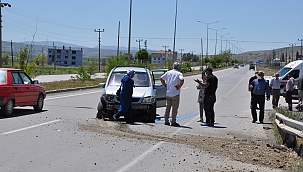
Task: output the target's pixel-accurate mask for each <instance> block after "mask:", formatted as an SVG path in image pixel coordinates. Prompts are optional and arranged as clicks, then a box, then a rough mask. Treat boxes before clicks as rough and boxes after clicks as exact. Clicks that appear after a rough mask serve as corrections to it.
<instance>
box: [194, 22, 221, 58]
mask: <svg viewBox="0 0 303 172" xmlns="http://www.w3.org/2000/svg"><path fill="white" fill-rule="evenodd" d="M198 22H200V23H204V24H206V57H208V25H210V24H213V23H218V22H219V21H215V22H211V23H205V22H202V21H198Z"/></svg>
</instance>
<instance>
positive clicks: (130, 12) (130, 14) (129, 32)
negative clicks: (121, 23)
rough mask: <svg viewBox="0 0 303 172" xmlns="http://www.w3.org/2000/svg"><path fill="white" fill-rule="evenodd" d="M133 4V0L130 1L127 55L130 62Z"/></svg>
mask: <svg viewBox="0 0 303 172" xmlns="http://www.w3.org/2000/svg"><path fill="white" fill-rule="evenodd" d="M132 4H133V1H132V0H130V2H129V26H128V27H129V28H128V53H127V56H128V64H129V63H130V37H131V28H132V26H131V25H132Z"/></svg>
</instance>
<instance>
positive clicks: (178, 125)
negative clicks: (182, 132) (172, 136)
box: [171, 122, 180, 127]
mask: <svg viewBox="0 0 303 172" xmlns="http://www.w3.org/2000/svg"><path fill="white" fill-rule="evenodd" d="M171 126H174V127H180V124H178V123H176V122H175V123H172V124H171Z"/></svg>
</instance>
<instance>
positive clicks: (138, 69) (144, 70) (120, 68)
mask: <svg viewBox="0 0 303 172" xmlns="http://www.w3.org/2000/svg"><path fill="white" fill-rule="evenodd" d="M128 70H134V71H135V72H146V71H147V69H146V68H145V67H133V66H129V67H117V68H116V69H114V71H115V72H125V71H128Z"/></svg>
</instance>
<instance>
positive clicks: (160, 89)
mask: <svg viewBox="0 0 303 172" xmlns="http://www.w3.org/2000/svg"><path fill="white" fill-rule="evenodd" d="M165 72H167V69H155V70H152V71H151V73H152V77H153V82H154V83H153V84H154V89H156V99H157V101H156V106H157V108H158V107H165V106H166V88H165V87H164V86H163V85H162V83H161V81H160V77H161V76H162V75H163V74H164V73H165Z"/></svg>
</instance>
